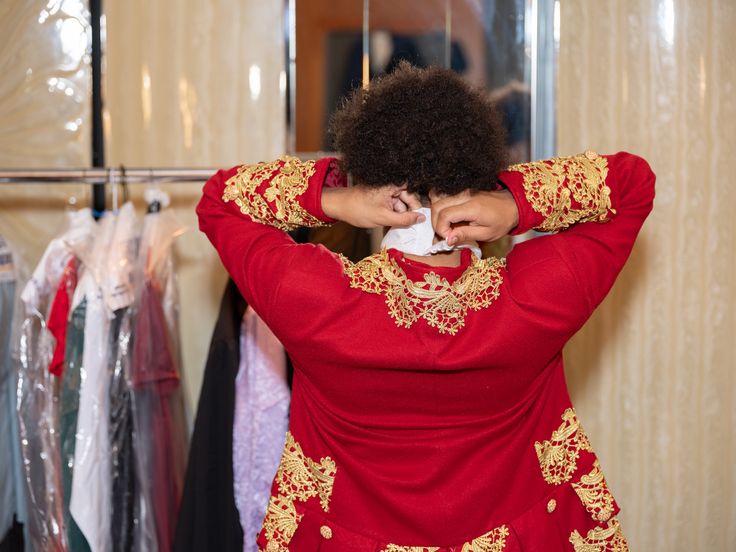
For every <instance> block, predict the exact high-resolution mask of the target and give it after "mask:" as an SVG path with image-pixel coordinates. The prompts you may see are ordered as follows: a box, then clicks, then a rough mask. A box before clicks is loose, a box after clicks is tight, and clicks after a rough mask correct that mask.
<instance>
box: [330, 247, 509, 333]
mask: <svg viewBox="0 0 736 552" xmlns="http://www.w3.org/2000/svg"><path fill="white" fill-rule="evenodd" d="M341 259H342V263H343V269H344V271H345V274H346V275H347V276H348V277H349V278H350V287H353V288H357V289H360V290H362V291H365V292H367V293H375V294H381V295H384V296H385V297H386V306H387V307H388V313H389V316H391V318H393V319H394V322H396V325H397V326H399V327H400V328H410V327H411V326H412V325H413V324H414V323H415V322H416V321H417V320H418V319H419V318H423V319H424V320H425V321H426V322H427V324H429V325H430V326H431V327H433V328H437V330H439V332H440V333H442V334H444V333H449V334H450V335H455V334H456V333H457V332H458V330H460V328H462V327H463V326H465V316H466V315H467V313H468V311H469V310H473V311H477V310H480V309H482V308H485V307H488V306H489V305H490V304H491V303H492V302H493V301H494V300H496V299H497V298H498V296H499V288H500V286H501V282H502V281H503V277H502V276H501V269H502V268H503V267H504V266H506V260H505V259H496V258H491V259H478V258H477V257H475V256H474V255H473V257H472V261H471V264H470V266H469V267H468V268H467V269H466V270H465V272H464V273H463V274H462V276H460V278H458V279H457V280H455V281H454V282H453V283H452V284H450V283H449V282H448V281H447V280H446V279H445V278H443V277H441V276H439V275H437V274H435V273H434V272H430V273H428V274H425V275H424V280H423V281H420V282H414V281H412V280H410V279H409V278H408V277H407V275H406V273H405V272H404V271H403V270H402V269H401V268H400V267H399V265H398V263H397V262H396V261H395V260H394V259H391V258H390V257H389V255H388V252H387V251H386V250H385V249H384V250H382V251H381V252H379V253H376V254H375V255H371V256H370V257H366V258H365V259H363V260H362V261H359V262H357V263H353V262H351V261H349V260H348V259H346V258H345V257H341Z"/></svg>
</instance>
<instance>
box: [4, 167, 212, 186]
mask: <svg viewBox="0 0 736 552" xmlns="http://www.w3.org/2000/svg"><path fill="white" fill-rule="evenodd" d="M216 171H217V169H206V168H204V169H165V168H157V169H154V168H151V169H142V168H133V169H129V168H125V167H117V168H89V169H17V170H15V169H10V170H0V184H21V183H26V184H43V183H46V184H48V183H54V184H85V183H86V184H104V183H106V182H111V181H114V182H117V183H119V184H122V183H126V184H149V183H151V182H159V183H160V182H166V181H168V182H190V183H200V184H201V183H203V182H204V181H205V180H207V179H208V178H209V177H210V176H212V175H213V174H214V173H215V172H216Z"/></svg>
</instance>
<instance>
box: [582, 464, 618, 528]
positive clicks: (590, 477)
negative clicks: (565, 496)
mask: <svg viewBox="0 0 736 552" xmlns="http://www.w3.org/2000/svg"><path fill="white" fill-rule="evenodd" d="M572 488H573V489H575V492H576V493H577V494H578V496H579V497H580V501H581V502H582V503H583V505H584V506H585V509H586V510H588V512H589V513H590V515H591V516H593V519H595V520H597V521H608V520H609V519H611V516H612V515H613V495H612V494H611V491H610V490H609V489H608V485H607V484H606V479H605V478H604V477H603V472H602V471H601V469H600V465H599V464H598V460H596V461H595V462H594V463H593V469H592V470H591V472H590V473H589V474H587V475H583V476H582V477H581V478H580V482H579V483H573V484H572Z"/></svg>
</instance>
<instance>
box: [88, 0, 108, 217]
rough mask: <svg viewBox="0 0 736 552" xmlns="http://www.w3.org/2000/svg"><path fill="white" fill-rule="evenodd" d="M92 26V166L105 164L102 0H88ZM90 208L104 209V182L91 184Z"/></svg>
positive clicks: (98, 210) (96, 210) (100, 210)
mask: <svg viewBox="0 0 736 552" xmlns="http://www.w3.org/2000/svg"><path fill="white" fill-rule="evenodd" d="M89 12H90V26H91V27H92V56H91V57H92V166H93V167H104V166H105V139H104V133H103V130H104V129H103V126H102V34H101V17H102V0H89ZM92 209H93V210H94V211H95V212H102V211H104V210H105V184H92Z"/></svg>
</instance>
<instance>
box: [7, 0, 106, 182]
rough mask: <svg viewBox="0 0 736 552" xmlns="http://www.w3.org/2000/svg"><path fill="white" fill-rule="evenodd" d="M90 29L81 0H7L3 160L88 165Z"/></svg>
mask: <svg viewBox="0 0 736 552" xmlns="http://www.w3.org/2000/svg"><path fill="white" fill-rule="evenodd" d="M90 36H91V35H90V25H89V13H88V11H87V8H86V2H84V1H82V0H43V1H40V0H31V1H27V2H1V3H0V74H2V79H0V98H2V101H0V121H2V124H1V125H0V167H6V168H11V167H12V168H17V167H73V166H85V165H89V163H90V136H91V123H92V122H91V116H90V100H89V98H90V83H91V75H92V71H91V67H90V55H89V48H90Z"/></svg>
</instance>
